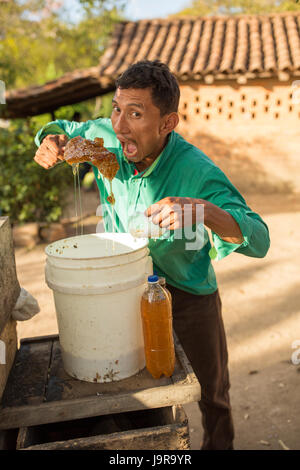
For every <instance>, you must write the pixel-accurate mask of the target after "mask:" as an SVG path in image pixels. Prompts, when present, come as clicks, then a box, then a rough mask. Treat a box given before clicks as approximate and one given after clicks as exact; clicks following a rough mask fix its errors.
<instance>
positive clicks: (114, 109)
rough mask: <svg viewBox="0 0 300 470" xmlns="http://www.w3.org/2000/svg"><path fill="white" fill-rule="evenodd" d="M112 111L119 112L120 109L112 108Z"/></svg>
mask: <svg viewBox="0 0 300 470" xmlns="http://www.w3.org/2000/svg"><path fill="white" fill-rule="evenodd" d="M112 109H113V111H117V112H119V111H120V108H118V106H113V108H112Z"/></svg>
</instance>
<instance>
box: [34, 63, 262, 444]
mask: <svg viewBox="0 0 300 470" xmlns="http://www.w3.org/2000/svg"><path fill="white" fill-rule="evenodd" d="M179 97H180V92H179V87H178V83H177V81H176V79H175V77H174V76H173V75H172V74H171V72H170V71H169V69H168V67H167V66H166V65H164V64H162V63H160V62H159V61H153V62H151V61H143V62H139V63H137V64H134V65H132V66H131V67H129V68H128V69H127V70H126V71H125V72H124V73H123V74H122V75H121V76H120V77H119V78H118V80H117V81H116V92H115V95H114V98H113V110H112V115H111V120H109V119H97V120H95V121H87V122H85V123H75V122H68V121H64V120H57V121H55V122H51V123H49V124H47V125H46V126H44V127H43V128H42V129H41V130H40V131H39V132H38V134H37V136H36V143H37V145H40V147H39V149H38V151H37V153H36V156H35V161H36V162H37V163H39V164H40V165H42V166H43V167H44V168H51V167H52V166H53V165H55V164H56V163H57V162H58V161H59V160H62V159H63V151H64V146H65V144H66V142H67V140H68V139H69V138H72V137H75V136H77V135H81V136H82V137H84V138H88V139H94V138H95V137H103V138H104V145H105V147H106V148H108V149H109V150H111V151H113V152H114V153H115V154H116V156H117V158H118V161H119V164H120V169H119V171H118V173H117V175H116V177H115V179H114V180H113V191H114V195H115V199H116V204H115V210H116V225H117V229H118V231H119V232H124V231H127V230H128V215H129V212H130V211H129V209H131V210H137V209H138V207H143V208H144V210H145V212H146V214H147V215H148V216H149V215H151V214H154V215H153V219H152V220H153V222H154V223H155V224H160V226H161V227H165V228H167V229H169V232H168V233H167V236H166V235H164V236H162V237H160V238H159V239H158V240H156V241H154V240H150V241H149V249H150V252H151V256H152V259H153V264H154V269H155V271H156V272H157V273H158V274H159V275H161V276H164V277H165V278H166V281H167V285H168V287H169V289H170V291H171V294H172V297H173V325H174V330H175V332H176V334H177V336H178V338H179V340H180V342H181V344H182V345H183V348H184V350H185V352H186V354H187V356H188V358H189V360H190V362H191V364H192V366H193V369H194V371H195V373H196V375H197V377H198V379H199V382H200V384H201V401H200V402H199V406H200V409H201V412H202V423H203V427H204V439H203V443H202V449H216V450H217V449H233V438H234V430H233V423H232V416H231V407H230V401H229V393H228V390H229V386H230V384H229V374H228V366H227V362H228V359H227V346H226V338H225V332H224V326H223V321H222V315H221V301H220V297H219V293H218V288H217V283H216V277H215V273H214V270H213V267H212V264H211V260H210V256H209V253H211V251H210V250H211V243H210V240H209V237H208V236H207V231H206V229H205V234H204V241H203V243H202V245H201V246H200V247H198V248H196V249H195V248H194V249H189V250H188V249H186V242H187V239H186V238H185V237H184V236H183V237H176V233H177V231H178V230H180V228H182V227H184V228H185V226H187V225H193V226H195V223H197V222H198V219H197V207H199V205H202V207H204V225H205V226H206V227H207V228H209V229H210V230H211V232H212V239H213V244H214V248H213V250H214V252H215V254H216V256H217V259H222V258H223V257H225V256H227V255H228V254H230V253H232V252H234V251H235V252H237V253H241V254H244V255H246V256H252V257H264V256H265V255H266V253H267V251H268V249H269V234H268V228H267V226H266V224H265V223H264V222H263V221H262V219H261V218H260V216H259V215H258V214H256V213H254V212H252V210H251V209H250V208H249V207H248V206H247V205H246V202H245V200H244V199H243V197H242V196H241V195H240V193H239V192H238V191H237V189H236V188H235V187H234V186H233V185H232V184H231V182H230V181H229V180H228V179H227V177H226V176H225V175H224V173H223V172H222V171H221V170H220V169H219V168H218V167H217V166H216V165H215V164H214V163H213V162H212V161H211V160H210V159H209V158H208V157H207V156H206V155H205V154H203V152H201V151H200V150H199V149H197V148H196V147H194V146H193V145H191V144H190V143H188V142H187V141H185V140H184V139H183V138H182V137H181V136H180V135H179V134H177V133H176V132H175V131H174V129H175V128H176V126H177V124H178V120H179V118H178V112H177V111H178V103H179ZM93 170H94V172H95V176H96V181H97V184H98V188H99V192H100V197H101V201H102V202H105V201H106V198H107V196H108V194H109V192H110V188H109V184H108V182H107V181H105V180H104V179H103V178H100V179H99V178H98V171H97V169H96V168H93ZM108 206H109V205H108ZM178 208H180V209H181V210H178ZM110 218H111V212H110V207H108V210H107V211H106V212H105V214H104V223H105V228H106V230H109V223H110Z"/></svg>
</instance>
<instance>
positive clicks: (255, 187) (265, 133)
mask: <svg viewBox="0 0 300 470" xmlns="http://www.w3.org/2000/svg"><path fill="white" fill-rule="evenodd" d="M292 83H293V80H290V81H289V82H280V81H279V80H271V79H260V80H251V81H248V82H247V83H246V84H245V85H239V84H237V82H236V81H232V80H231V81H229V80H228V81H227V82H226V81H222V82H218V81H215V82H214V83H213V84H212V85H207V84H202V83H201V82H200V83H199V82H196V81H191V82H183V83H181V99H180V109H179V112H180V124H179V126H178V128H177V130H178V132H180V133H181V134H182V135H183V136H184V137H185V138H187V140H189V141H190V142H192V143H194V144H195V145H197V146H198V147H199V148H201V150H203V151H204V152H205V153H206V154H207V155H208V156H209V157H210V158H212V159H213V160H214V161H216V163H217V164H218V165H219V166H220V167H221V168H222V169H223V170H224V171H225V173H226V174H228V176H229V177H231V179H233V182H234V184H236V186H238V187H239V188H240V189H242V190H243V191H249V192H255V191H263V192H265V193H270V192H272V191H274V190H276V191H283V192H290V191H300V99H299V98H300V93H299V95H298V94H296V93H295V91H294V93H293V88H292ZM299 85H300V83H299ZM298 101H299V102H298Z"/></svg>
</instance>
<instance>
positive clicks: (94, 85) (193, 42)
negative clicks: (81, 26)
mask: <svg viewBox="0 0 300 470" xmlns="http://www.w3.org/2000/svg"><path fill="white" fill-rule="evenodd" d="M143 59H148V60H154V59H160V60H161V61H162V62H165V63H167V64H168V65H169V67H170V69H171V70H172V72H173V73H174V74H175V75H176V76H177V77H178V79H179V80H184V79H196V80H200V79H203V78H204V79H208V78H211V77H213V79H214V78H216V79H224V78H239V77H240V76H246V77H248V78H255V77H272V76H278V75H280V74H284V73H286V72H287V73H289V74H290V75H300V12H299V13H298V12H296V13H295V12H287V13H281V14H268V15H244V16H230V17H225V16H218V17H205V18H204V17H203V18H191V17H185V18H175V19H154V20H142V21H137V22H121V23H119V24H118V25H117V26H116V29H115V32H114V34H113V36H112V39H111V42H110V44H109V46H108V48H107V50H106V52H105V54H104V55H103V57H102V59H101V61H100V64H98V65H97V66H95V67H91V68H90V69H86V70H77V71H74V72H71V73H68V74H65V75H64V76H63V77H60V78H58V79H57V80H53V81H52V82H48V83H46V84H45V85H42V86H35V87H29V88H26V89H23V90H13V91H9V92H7V94H6V102H7V106H6V109H5V115H6V116H8V117H9V116H11V117H23V116H30V115H35V114H41V113H45V112H50V111H53V110H55V109H57V108H59V107H60V106H64V105H67V104H74V103H78V102H80V101H83V100H86V99H89V98H93V97H95V96H99V95H102V94H104V93H107V92H108V91H111V90H113V89H114V80H115V78H116V77H117V76H118V75H119V74H120V73H121V72H123V71H124V70H125V69H126V68H127V67H128V66H129V65H130V64H132V63H134V62H137V61H139V60H143Z"/></svg>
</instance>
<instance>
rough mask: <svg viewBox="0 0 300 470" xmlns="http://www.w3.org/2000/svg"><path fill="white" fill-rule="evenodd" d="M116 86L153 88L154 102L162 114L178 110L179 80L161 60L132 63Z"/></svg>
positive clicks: (118, 79) (119, 78)
mask: <svg viewBox="0 0 300 470" xmlns="http://www.w3.org/2000/svg"><path fill="white" fill-rule="evenodd" d="M116 87H117V88H125V89H128V88H151V89H152V100H153V104H154V105H155V106H156V107H157V108H159V110H160V114H161V116H164V115H165V114H169V113H172V112H174V111H175V112H177V111H178V104H179V98H180V90H179V85H178V82H177V80H176V78H175V76H174V75H173V74H172V72H171V71H170V69H169V67H168V66H167V65H166V64H164V63H162V62H160V61H159V60H153V61H150V60H142V61H140V62H137V63H136V64H133V65H131V66H130V67H129V68H128V69H127V70H125V72H124V73H122V75H120V76H119V77H118V78H117V80H116Z"/></svg>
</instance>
